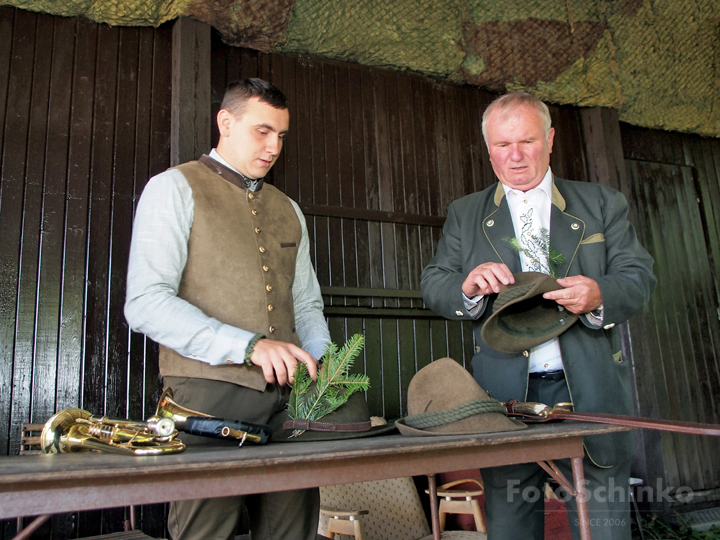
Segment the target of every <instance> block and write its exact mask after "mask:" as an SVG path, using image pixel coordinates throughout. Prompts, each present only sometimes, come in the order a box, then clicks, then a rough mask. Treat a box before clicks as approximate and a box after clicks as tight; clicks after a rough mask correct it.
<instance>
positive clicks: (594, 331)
mask: <svg viewBox="0 0 720 540" xmlns="http://www.w3.org/2000/svg"><path fill="white" fill-rule="evenodd" d="M482 127H483V135H484V138H485V142H486V144H487V147H488V151H489V154H490V161H491V163H492V166H493V170H494V171H495V174H496V175H497V177H498V179H499V181H500V182H499V183H498V184H497V185H495V186H492V187H490V188H488V189H486V190H484V191H481V192H478V193H474V194H472V195H468V196H466V197H464V198H462V199H460V200H458V201H455V202H454V203H452V204H451V205H450V208H449V210H448V217H447V220H446V222H445V226H444V232H443V237H442V239H441V240H440V242H439V244H438V248H437V253H436V254H435V257H434V258H433V259H432V260H431V261H430V263H429V265H428V266H427V268H425V270H424V271H423V274H422V292H423V298H424V299H425V301H426V302H427V303H428V305H429V306H430V307H431V308H432V309H433V310H434V311H436V312H437V313H439V314H441V315H443V316H445V317H447V318H448V319H455V320H464V319H472V320H474V321H475V326H474V328H475V341H476V354H475V356H474V357H473V360H472V366H473V371H474V376H475V378H476V380H477V381H478V383H479V384H480V385H481V386H482V387H483V388H484V389H485V390H487V391H490V392H492V395H493V397H495V398H496V399H499V400H501V401H507V400H510V399H517V400H521V401H537V402H541V403H546V404H550V405H552V404H555V403H558V402H566V401H571V402H573V403H574V405H575V410H577V411H587V412H589V411H593V412H606V413H616V414H632V412H633V405H632V399H631V392H630V384H629V375H630V373H629V371H630V365H629V363H628V362H627V361H626V359H624V358H623V356H622V350H621V344H620V335H619V331H618V329H617V328H616V325H617V324H619V323H622V322H624V321H626V320H627V319H628V318H630V317H631V316H632V315H633V314H635V313H637V312H638V311H640V310H641V309H643V307H644V306H645V304H646V303H647V302H648V301H649V299H650V294H651V293H652V290H653V288H654V286H655V277H654V276H653V274H652V264H653V261H652V258H651V257H650V255H649V254H648V253H647V252H646V251H645V250H644V249H643V248H642V246H641V245H640V244H639V242H638V240H637V238H636V235H635V232H634V229H633V227H632V225H631V224H630V223H629V222H628V221H627V212H628V206H627V202H626V200H625V197H624V196H623V195H622V194H620V193H618V192H617V191H614V190H612V189H610V188H607V187H605V186H602V185H598V184H588V183H580V182H572V181H568V180H561V179H559V178H555V177H554V176H553V174H552V171H551V170H550V166H549V163H550V153H551V152H552V146H553V138H554V134H555V133H554V130H553V128H552V127H551V122H550V114H549V112H548V109H547V106H546V105H545V104H544V103H543V102H542V101H540V100H538V99H536V98H534V97H533V96H531V95H529V94H526V93H512V94H508V95H505V96H502V97H500V98H498V99H497V100H496V101H494V102H493V103H492V104H491V105H490V106H489V107H488V108H487V110H486V111H485V113H484V115H483V126H482ZM548 235H549V239H550V243H549V244H550V245H548V243H547V241H543V238H547V237H548ZM513 238H514V239H516V240H517V243H516V245H515V246H513V245H512V244H511V243H510V242H508V240H509V239H513ZM517 247H520V250H519V251H518V250H517ZM550 249H552V250H554V251H555V252H558V253H559V254H561V255H562V256H564V258H565V261H564V262H562V263H560V264H558V265H556V266H555V268H551V266H552V265H551V264H549V263H548V252H549V250H550ZM551 269H552V270H554V272H553V275H555V276H561V277H560V279H558V283H559V284H560V285H561V286H562V287H563V288H562V289H560V290H557V291H553V292H548V293H545V294H544V297H545V298H546V299H550V300H555V301H556V302H557V303H558V304H560V305H561V306H564V308H565V309H567V310H569V311H571V312H572V313H576V314H578V315H579V316H580V318H579V321H578V322H576V323H575V324H574V325H573V326H572V327H570V328H569V329H568V330H567V331H566V332H564V333H563V334H561V335H560V336H559V337H558V338H554V339H551V340H549V341H547V342H546V343H543V344H541V345H539V346H537V347H534V348H532V349H531V350H527V351H524V352H523V353H519V354H505V353H501V352H497V351H495V350H493V349H492V348H490V347H489V346H488V345H487V344H485V343H484V342H483V341H482V338H481V335H480V329H481V327H482V325H483V323H484V321H485V320H486V319H487V318H488V317H489V316H490V314H491V312H492V304H493V302H494V300H495V298H496V296H497V295H496V293H497V292H499V290H500V285H501V284H505V285H508V284H512V283H514V278H513V273H516V272H520V271H540V272H543V273H550V270H551ZM585 448H586V451H587V455H586V459H585V460H584V466H585V477H586V480H587V482H588V485H587V488H588V496H589V501H588V506H589V511H590V519H591V525H592V535H593V539H595V540H597V539H605V538H607V539H610V538H613V539H620V538H622V539H629V538H630V519H629V518H630V515H629V500H628V496H627V484H628V478H629V473H630V458H631V456H632V452H633V436H632V434H631V433H618V434H611V435H604V436H595V437H587V438H586V440H585ZM564 461H566V462H560V463H559V464H558V465H559V466H560V468H561V470H563V472H564V473H565V474H566V476H569V475H570V474H571V472H570V464H569V461H568V460H564ZM482 474H483V479H484V481H485V490H486V501H485V505H486V506H485V508H486V512H487V518H488V537H489V538H490V540H499V539H504V538H507V539H513V540H515V539H517V538H523V539H533V538H535V539H542V538H543V533H544V527H543V520H544V512H543V497H542V493H543V491H544V490H543V487H544V482H545V478H546V474H545V472H544V471H543V470H542V469H540V467H539V466H537V465H536V464H526V465H517V466H510V467H499V468H496V469H487V470H485V471H483V473H482ZM569 506H570V525H571V529H572V530H573V537H574V538H578V536H579V531H578V519H577V513H576V506H575V504H574V501H570V503H569Z"/></svg>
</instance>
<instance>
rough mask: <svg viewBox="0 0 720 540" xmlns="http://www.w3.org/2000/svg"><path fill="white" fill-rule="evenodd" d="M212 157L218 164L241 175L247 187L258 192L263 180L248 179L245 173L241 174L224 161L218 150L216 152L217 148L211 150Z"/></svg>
mask: <svg viewBox="0 0 720 540" xmlns="http://www.w3.org/2000/svg"><path fill="white" fill-rule="evenodd" d="M210 157H211V158H213V159H214V160H215V161H217V162H218V163H220V164H221V165H224V166H225V167H227V168H228V169H230V170H231V171H234V172H236V173H237V174H239V175H240V177H241V178H243V180H245V187H246V188H248V189H249V190H250V191H256V190H257V188H258V185H260V181H261V180H262V178H258V179H256V180H253V179H251V178H248V177H247V176H245V175H244V174H243V173H241V172H240V171H238V170H237V169H236V168H235V167H233V166H232V165H230V163H228V162H227V161H225V160H224V159H223V157H222V156H221V155H220V154H218V153H217V150H215V148H213V149H212V150H210Z"/></svg>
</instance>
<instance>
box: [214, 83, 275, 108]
mask: <svg viewBox="0 0 720 540" xmlns="http://www.w3.org/2000/svg"><path fill="white" fill-rule="evenodd" d="M251 98H258V101H261V102H263V103H267V104H268V105H270V106H272V107H275V108H276V109H287V108H288V100H287V98H286V97H285V94H283V93H282V92H281V91H280V90H279V89H278V88H277V87H275V86H273V85H272V84H270V83H269V82H267V81H265V80H263V79H241V80H239V81H235V82H232V83H230V84H229V85H228V86H227V88H226V89H225V95H224V96H223V100H222V104H221V105H220V108H221V109H226V110H228V111H230V113H232V114H233V115H235V116H242V114H243V113H244V112H245V104H246V103H247V101H248V100H249V99H251Z"/></svg>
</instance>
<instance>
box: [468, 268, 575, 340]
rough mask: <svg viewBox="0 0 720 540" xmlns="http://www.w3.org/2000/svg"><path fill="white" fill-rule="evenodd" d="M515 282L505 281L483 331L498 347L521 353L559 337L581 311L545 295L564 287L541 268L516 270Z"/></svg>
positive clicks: (487, 338) (485, 337) (486, 337)
mask: <svg viewBox="0 0 720 540" xmlns="http://www.w3.org/2000/svg"><path fill="white" fill-rule="evenodd" d="M513 275H514V277H515V283H514V284H513V285H502V286H501V287H500V292H499V293H498V297H497V299H496V300H495V302H494V303H493V308H492V309H493V312H492V315H490V317H489V318H488V320H487V321H485V324H484V325H483V327H482V330H481V332H480V334H481V336H482V339H483V341H484V342H485V343H486V344H487V345H488V346H490V347H492V348H493V349H495V350H496V351H500V352H504V353H519V352H523V351H525V350H527V349H530V348H532V347H536V346H538V345H540V344H542V343H545V342H546V341H548V340H550V339H552V338H555V337H557V336H559V335H560V334H562V333H563V332H564V331H565V330H567V329H568V328H570V327H571V326H572V325H573V324H574V323H575V321H577V320H578V315H577V314H575V313H570V312H569V311H568V310H566V309H565V308H563V307H562V306H561V305H559V304H558V303H557V302H555V301H554V300H545V299H544V298H543V297H542V295H543V293H546V292H549V291H556V290H558V289H562V288H563V287H561V286H560V285H558V283H557V281H556V279H555V278H554V277H552V276H548V275H547V274H541V273H540V272H520V273H518V274H513Z"/></svg>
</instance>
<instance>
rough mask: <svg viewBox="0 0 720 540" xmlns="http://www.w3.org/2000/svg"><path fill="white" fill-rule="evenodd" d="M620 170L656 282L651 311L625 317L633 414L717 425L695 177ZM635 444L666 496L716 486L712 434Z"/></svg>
mask: <svg viewBox="0 0 720 540" xmlns="http://www.w3.org/2000/svg"><path fill="white" fill-rule="evenodd" d="M626 164H627V172H628V183H629V188H630V205H631V208H632V212H633V213H634V214H635V216H634V219H633V221H634V222H635V223H636V224H637V229H638V234H639V236H640V240H641V242H642V244H643V245H644V246H645V247H646V248H647V249H648V251H650V253H651V254H652V256H653V257H654V259H655V267H654V271H655V274H656V275H657V277H658V286H657V289H656V290H655V292H654V294H653V297H652V301H651V303H650V305H649V306H648V307H647V309H646V311H645V313H644V314H642V315H639V316H638V317H636V318H635V319H634V321H633V334H632V345H633V351H634V357H635V371H636V381H637V388H638V397H639V409H640V414H641V415H642V416H649V417H655V418H668V419H673V420H681V421H688V422H709V423H718V420H720V415H719V414H718V403H719V402H720V380H719V373H720V371H719V370H718V353H719V352H720V325H718V315H719V313H720V312H719V311H718V303H717V298H718V296H717V292H718V291H716V290H715V280H714V264H713V263H714V261H713V257H712V254H711V251H712V250H711V249H710V245H709V243H708V239H707V231H708V224H707V223H706V221H705V219H704V212H703V209H702V204H703V201H702V199H701V196H700V191H699V190H698V189H697V188H698V184H697V177H696V171H695V169H694V168H693V167H690V166H681V165H675V164H667V163H657V162H651V161H642V160H635V159H627V160H626ZM705 204H712V201H705ZM642 440H643V444H644V446H645V454H646V457H647V469H648V470H647V473H648V477H649V478H653V479H654V478H663V479H664V480H665V486H667V487H670V488H672V491H671V493H674V492H675V490H678V489H681V488H684V491H685V492H686V491H687V489H690V490H692V491H693V492H702V491H705V490H708V489H712V488H716V487H717V484H718V477H719V475H720V441H719V440H718V439H717V438H714V437H700V436H690V435H680V434H662V435H660V434H659V433H657V432H645V433H643V438H642ZM653 488H654V489H655V491H657V487H656V486H653ZM680 493H683V491H680ZM652 502H655V503H663V501H658V500H655V501H652ZM664 502H665V503H667V501H664Z"/></svg>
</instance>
